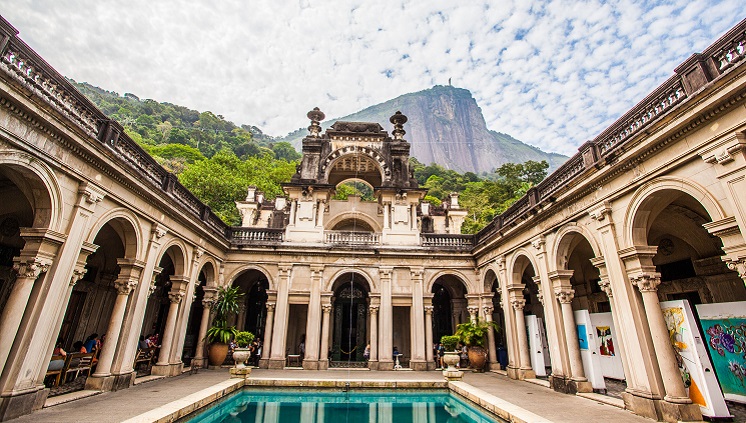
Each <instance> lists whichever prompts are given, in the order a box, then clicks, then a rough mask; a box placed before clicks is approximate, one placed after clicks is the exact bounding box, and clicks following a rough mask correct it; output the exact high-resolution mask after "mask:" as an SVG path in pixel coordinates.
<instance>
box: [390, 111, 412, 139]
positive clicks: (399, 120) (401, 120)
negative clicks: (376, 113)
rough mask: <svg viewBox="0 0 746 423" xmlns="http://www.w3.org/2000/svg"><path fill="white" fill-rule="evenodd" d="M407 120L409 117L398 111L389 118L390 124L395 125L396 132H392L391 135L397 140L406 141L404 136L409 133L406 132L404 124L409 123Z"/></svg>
mask: <svg viewBox="0 0 746 423" xmlns="http://www.w3.org/2000/svg"><path fill="white" fill-rule="evenodd" d="M407 120H408V119H407V117H406V116H404V114H402V112H400V111H398V110H397V111H396V113H394V115H393V116H391V118H389V122H391V123H393V124H394V130H393V131H391V134H392V135H393V136H394V139H395V140H401V139H404V135H405V134H406V133H407V132H406V131H405V130H404V124H405V123H407Z"/></svg>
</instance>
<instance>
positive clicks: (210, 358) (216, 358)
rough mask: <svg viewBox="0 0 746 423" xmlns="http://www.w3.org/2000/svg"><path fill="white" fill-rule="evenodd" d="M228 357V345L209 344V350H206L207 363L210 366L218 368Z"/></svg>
mask: <svg viewBox="0 0 746 423" xmlns="http://www.w3.org/2000/svg"><path fill="white" fill-rule="evenodd" d="M227 356H228V344H223V343H218V342H216V343H213V344H210V348H209V349H208V350H207V362H208V363H209V364H210V366H220V365H222V364H223V362H224V361H225V357H227Z"/></svg>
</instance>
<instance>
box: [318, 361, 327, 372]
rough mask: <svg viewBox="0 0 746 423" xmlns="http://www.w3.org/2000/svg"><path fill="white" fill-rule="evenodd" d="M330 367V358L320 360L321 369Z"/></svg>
mask: <svg viewBox="0 0 746 423" xmlns="http://www.w3.org/2000/svg"><path fill="white" fill-rule="evenodd" d="M328 368H329V360H319V370H327V369H328Z"/></svg>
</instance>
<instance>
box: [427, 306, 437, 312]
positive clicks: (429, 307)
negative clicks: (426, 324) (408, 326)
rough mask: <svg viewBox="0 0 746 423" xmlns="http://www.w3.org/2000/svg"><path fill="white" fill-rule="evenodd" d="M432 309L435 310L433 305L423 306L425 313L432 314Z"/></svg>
mask: <svg viewBox="0 0 746 423" xmlns="http://www.w3.org/2000/svg"><path fill="white" fill-rule="evenodd" d="M433 310H435V307H433V306H425V314H433Z"/></svg>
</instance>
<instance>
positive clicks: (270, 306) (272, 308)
mask: <svg viewBox="0 0 746 423" xmlns="http://www.w3.org/2000/svg"><path fill="white" fill-rule="evenodd" d="M275 305H276V304H275V303H266V304H265V305H264V306H265V307H267V313H274V311H275ZM322 307H323V306H322Z"/></svg>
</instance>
